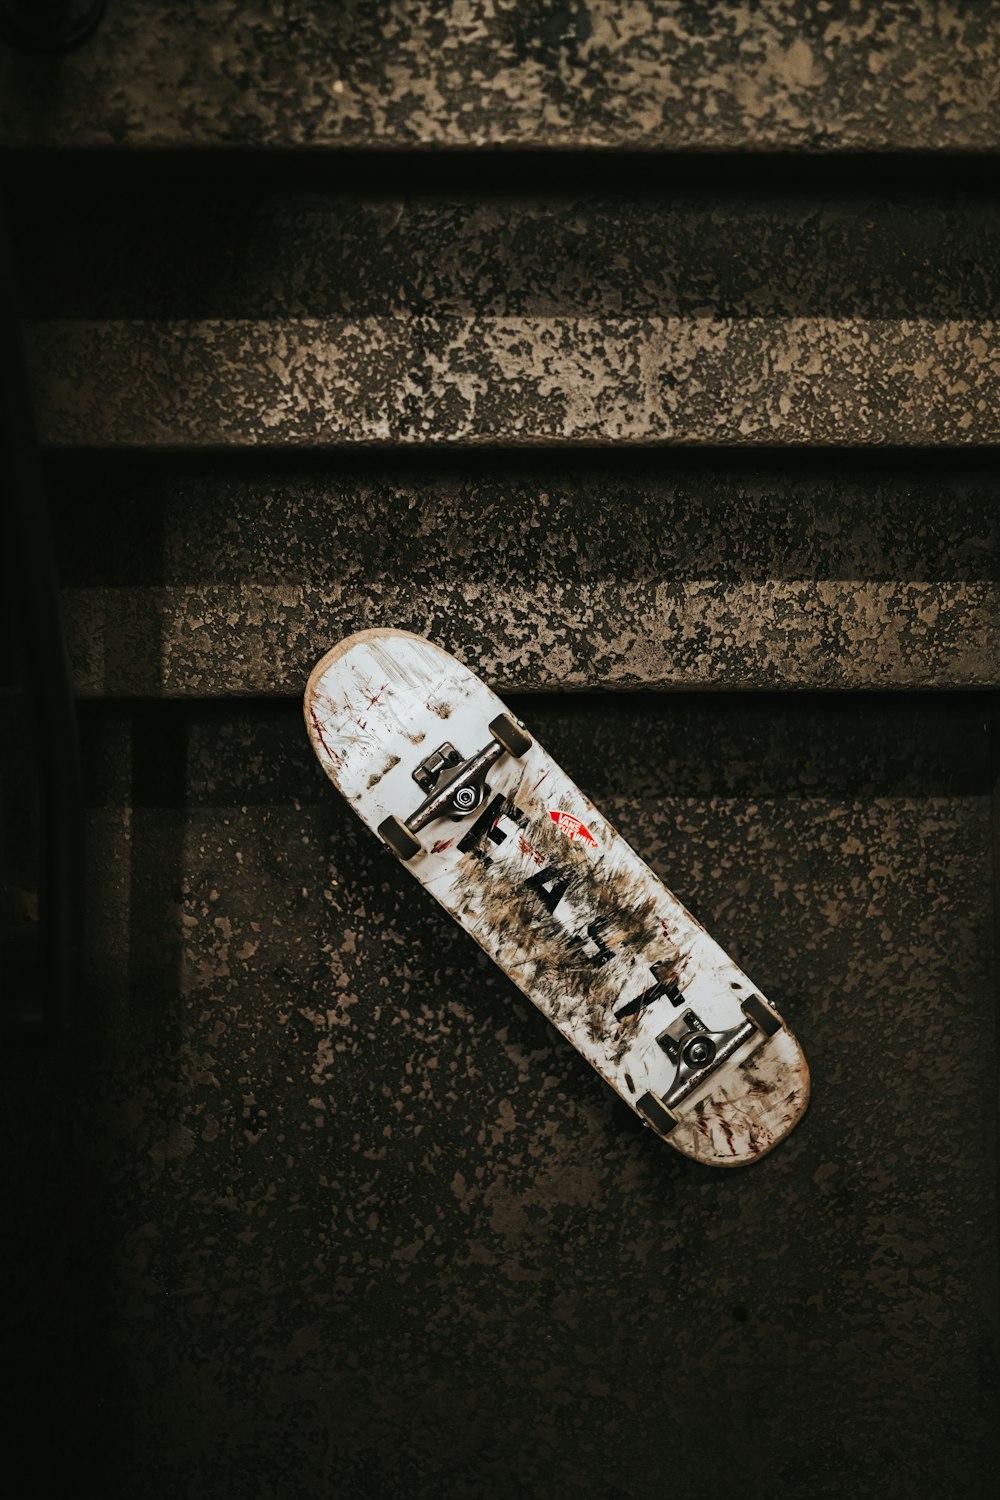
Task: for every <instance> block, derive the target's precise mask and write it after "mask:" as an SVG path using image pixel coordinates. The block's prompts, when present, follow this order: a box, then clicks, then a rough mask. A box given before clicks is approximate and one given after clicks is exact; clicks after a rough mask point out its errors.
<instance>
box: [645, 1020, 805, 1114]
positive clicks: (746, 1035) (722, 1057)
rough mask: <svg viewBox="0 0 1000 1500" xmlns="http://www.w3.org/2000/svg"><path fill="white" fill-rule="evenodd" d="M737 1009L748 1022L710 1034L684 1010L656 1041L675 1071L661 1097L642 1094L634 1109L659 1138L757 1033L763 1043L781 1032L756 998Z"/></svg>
mask: <svg viewBox="0 0 1000 1500" xmlns="http://www.w3.org/2000/svg"><path fill="white" fill-rule="evenodd" d="M740 1009H741V1010H742V1011H743V1014H744V1015H745V1016H746V1018H747V1019H746V1020H745V1021H743V1022H741V1024H740V1025H739V1026H732V1027H729V1028H728V1030H726V1031H709V1029H708V1027H707V1026H706V1025H705V1023H704V1022H703V1021H702V1020H700V1019H699V1017H698V1016H696V1015H695V1013H694V1011H693V1010H686V1011H685V1012H684V1014H683V1015H682V1016H679V1017H678V1019H677V1020H676V1021H674V1022H673V1024H672V1025H670V1026H668V1027H667V1029H666V1031H664V1032H661V1033H660V1035H659V1036H658V1037H657V1038H656V1044H657V1046H658V1047H660V1048H662V1050H663V1051H664V1052H665V1053H666V1054H667V1056H668V1057H669V1058H670V1061H671V1062H672V1063H673V1064H674V1066H675V1068H676V1069H677V1072H676V1075H675V1077H674V1081H673V1083H672V1084H671V1086H670V1089H669V1090H668V1092H667V1093H666V1094H664V1095H663V1097H662V1098H661V1097H659V1096H658V1095H657V1094H652V1093H647V1094H643V1096H642V1098H641V1099H639V1100H637V1102H636V1108H637V1109H638V1110H639V1113H640V1114H641V1115H643V1116H644V1118H645V1119H646V1121H647V1123H648V1124H650V1125H652V1127H653V1129H654V1130H656V1131H657V1132H658V1133H659V1134H660V1135H668V1134H669V1133H670V1131H671V1130H673V1128H674V1126H675V1125H676V1124H677V1123H678V1118H677V1116H676V1115H675V1114H674V1113H673V1111H674V1109H675V1108H676V1107H677V1105H678V1104H682V1103H683V1102H684V1100H685V1099H687V1098H688V1097H689V1095H691V1094H693V1093H694V1091H695V1089H696V1088H697V1087H698V1086H699V1084H701V1083H703V1082H704V1080H705V1079H706V1078H707V1077H708V1076H709V1074H710V1073H714V1071H715V1069H716V1068H717V1067H719V1066H720V1064H721V1063H724V1062H725V1061H726V1060H727V1058H730V1057H732V1055H733V1053H734V1052H737V1051H739V1049H740V1047H742V1046H743V1044H744V1043H745V1042H748V1041H749V1040H750V1039H751V1037H753V1036H755V1035H756V1034H757V1033H758V1032H760V1033H761V1034H762V1035H761V1040H762V1041H764V1040H766V1039H767V1038H768V1037H769V1036H773V1035H774V1033H775V1032H776V1031H780V1030H781V1028H782V1026H783V1024H784V1023H783V1021H782V1019H781V1017H780V1016H779V1015H778V1013H777V1011H774V1010H772V1009H771V1007H770V1006H769V1005H765V1003H764V1001H763V1000H762V999H761V998H760V996H759V995H751V996H750V997H749V999H747V1000H744V1001H743V1002H742V1005H741V1007H740Z"/></svg>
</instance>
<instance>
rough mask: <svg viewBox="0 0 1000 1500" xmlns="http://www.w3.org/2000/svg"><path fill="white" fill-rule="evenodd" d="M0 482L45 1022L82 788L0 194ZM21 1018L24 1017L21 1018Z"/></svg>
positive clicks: (72, 941) (70, 892)
mask: <svg viewBox="0 0 1000 1500" xmlns="http://www.w3.org/2000/svg"><path fill="white" fill-rule="evenodd" d="M0 491H2V494H3V522H4V526H3V530H4V535H5V538H6V543H7V550H8V556H9V560H10V562H11V563H12V564H13V566H10V567H9V569H8V571H9V573H10V575H11V578H12V583H13V589H12V594H13V599H12V603H13V605H14V608H15V609H16V611H17V618H18V624H19V627H20V629H19V631H18V635H19V640H20V642H21V647H22V650H23V654H24V658H25V669H26V685H27V690H28V694H29V696H30V699H31V703H30V708H31V713H32V717H33V720H34V725H35V734H36V746H35V750H36V759H35V767H36V775H37V778H38V789H39V802H40V813H41V851H40V888H39V954H38V960H39V962H38V972H39V978H40V986H39V988H40V991H41V1000H42V1005H41V1009H40V1013H39V1015H38V1017H37V1019H38V1021H39V1022H43V1023H45V1025H46V1027H60V1028H61V1027H62V1026H65V1025H66V1024H67V1023H68V1020H69V1017H70V1012H71V999H72V995H73V991H74V987H75V981H76V974H77V970H78V966H79V955H80V927H81V917H80V913H81V878H80V877H81V870H82V843H83V839H82V832H83V795H82V780H81V773H80V750H79V737H78V730H77V720H76V704H75V701H74V696H73V686H72V678H71V675H70V669H69V662H68V659H67V655H66V648H65V641H64V636H63V629H62V619H61V612H60V601H59V586H58V581H57V577H56V568H55V558H54V553H53V546H52V530H51V525H50V521H49V513H48V507H47V505H46V500H45V491H44V486H43V483H42V473H41V464H40V460H39V453H38V445H37V442H36V438H35V427H34V415H33V412H32V407H31V399H30V395H29V391H28V377H27V368H26V363H25V358H24V348H23V342H22V334H21V323H20V317H19V311H18V303H17V298H16V293H15V284H14V272H13V257H12V252H11V243H10V234H9V221H8V215H7V208H6V202H5V200H4V199H3V197H2V196H0ZM25 1019H27V1018H25ZM32 1019H34V1018H32Z"/></svg>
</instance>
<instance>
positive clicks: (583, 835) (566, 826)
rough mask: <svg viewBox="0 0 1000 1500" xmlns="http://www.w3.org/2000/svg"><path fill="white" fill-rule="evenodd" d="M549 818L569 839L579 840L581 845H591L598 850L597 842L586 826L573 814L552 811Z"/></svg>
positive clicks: (556, 810)
mask: <svg viewBox="0 0 1000 1500" xmlns="http://www.w3.org/2000/svg"><path fill="white" fill-rule="evenodd" d="M549 817H550V818H551V819H552V821H553V823H555V825H556V827H557V828H561V829H562V831H563V833H564V834H565V835H566V837H567V838H571V839H579V840H580V842H581V844H589V845H590V846H591V848H592V849H596V848H597V840H596V839H595V838H594V835H593V834H592V833H591V831H590V829H589V828H588V827H587V826H586V824H584V823H581V822H580V819H579V818H574V816H573V814H572V813H568V812H560V811H559V810H558V809H555V810H550V812H549Z"/></svg>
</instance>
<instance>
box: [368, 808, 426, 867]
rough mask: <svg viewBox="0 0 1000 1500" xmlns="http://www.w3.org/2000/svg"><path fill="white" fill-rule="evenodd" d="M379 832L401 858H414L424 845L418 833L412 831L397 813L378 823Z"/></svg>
mask: <svg viewBox="0 0 1000 1500" xmlns="http://www.w3.org/2000/svg"><path fill="white" fill-rule="evenodd" d="M378 832H379V838H380V839H382V840H384V842H385V843H387V844H388V845H389V848H390V849H391V850H392V852H393V854H398V855H399V857H400V859H412V858H413V856H414V855H415V854H419V853H420V851H421V849H422V848H423V847H424V846H423V844H421V842H420V840H419V839H418V838H417V836H416V834H415V833H411V832H410V830H409V829H408V828H407V826H406V824H405V823H404V822H403V820H402V818H397V817H396V816H395V814H394V815H393V816H392V817H389V818H386V820H385V822H384V823H380V824H379V825H378Z"/></svg>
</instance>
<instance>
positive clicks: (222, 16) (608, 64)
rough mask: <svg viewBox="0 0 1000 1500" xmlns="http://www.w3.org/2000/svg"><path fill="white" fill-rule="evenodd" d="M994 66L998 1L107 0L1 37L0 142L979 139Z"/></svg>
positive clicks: (731, 145)
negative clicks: (85, 21) (72, 45)
mask: <svg viewBox="0 0 1000 1500" xmlns="http://www.w3.org/2000/svg"><path fill="white" fill-rule="evenodd" d="M998 65H1000V6H998V5H997V4H996V3H995V0H959V3H957V4H954V3H953V4H951V5H949V6H947V7H945V8H942V7H940V6H933V5H924V4H916V3H914V0H882V3H880V4H879V5H878V6H877V7H874V8H872V7H865V6H857V7H855V6H851V7H847V6H843V5H837V6H829V5H827V6H823V5H817V4H815V3H814V0H791V3H789V0H742V3H737V4H732V5H724V6H723V5H711V6H709V5H704V4H701V3H695V0H687V3H682V0H643V3H639V4H634V3H630V4H624V3H622V0H588V3H587V4H583V3H578V0H570V3H567V4H563V5H559V6H554V5H553V6H546V5H537V4H532V5H525V4H524V3H523V0H499V3H494V0H463V3H461V4H456V5H450V6H448V7H446V8H442V7H441V6H440V5H439V4H437V3H434V0H397V3H393V4H392V5H379V6H375V5H371V4H368V3H365V0H354V3H348V4H344V3H340V4H337V5H329V4H324V3H322V0H312V3H307V4H301V3H300V4H297V5H295V6H294V7H289V6H286V5H280V4H278V3H276V0H269V3H265V4H257V5H254V6H252V7H247V6H243V7H234V6H233V5H232V3H231V0H200V3H199V4H198V5H197V6H179V5H176V4H171V3H168V0H116V3H115V4H114V5H110V6H109V7H108V10H107V14H106V16H105V18H104V20H103V22H102V24H101V26H100V28H99V30H98V31H97V32H96V34H95V35H94V36H93V37H92V38H91V39H90V40H89V41H88V42H87V43H86V45H84V46H83V47H81V48H80V49H79V50H78V51H76V52H74V53H71V54H69V55H68V56H67V57H65V58H58V59H54V60H49V59H39V58H37V57H31V56H26V55H23V54H22V55H19V54H15V53H13V52H11V51H9V50H8V49H7V48H3V49H2V50H0V141H2V142H3V143H5V144H9V145H17V146H25V145H36V146H37V145H41V146H52V147H65V148H71V149H73V150H78V149H79V148H80V147H84V146H110V147H115V148H121V147H126V148H129V147H133V148H134V147H154V148H163V147H169V146H174V145H177V146H182V147H185V148H191V147H195V148H197V147H201V148H204V147H212V146H221V147H228V146H272V147H287V148H304V147H314V148H336V147H345V146H347V147H354V148H362V149H364V148H367V149H371V148H378V147H382V148H387V147H390V148H395V149H407V148H414V147H422V146H424V147H426V146H433V147H437V148H442V147H443V148H469V147H477V146H510V147H520V148H524V147H544V148H552V147H564V148H566V147H568V148H579V147H596V148H601V149H615V148H622V147H626V148H633V149H642V150H658V151H663V150H694V151H704V150H735V151H744V150H747V149H751V150H764V151H775V150H792V151H801V152H829V151H846V150H851V151H872V150H884V149H893V148H897V149H901V150H907V151H908V150H913V149H926V150H952V151H953V150H983V149H996V148H997V146H998V145H1000V116H998V113H997V110H996V107H995V80H996V75H997V69H998Z"/></svg>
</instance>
